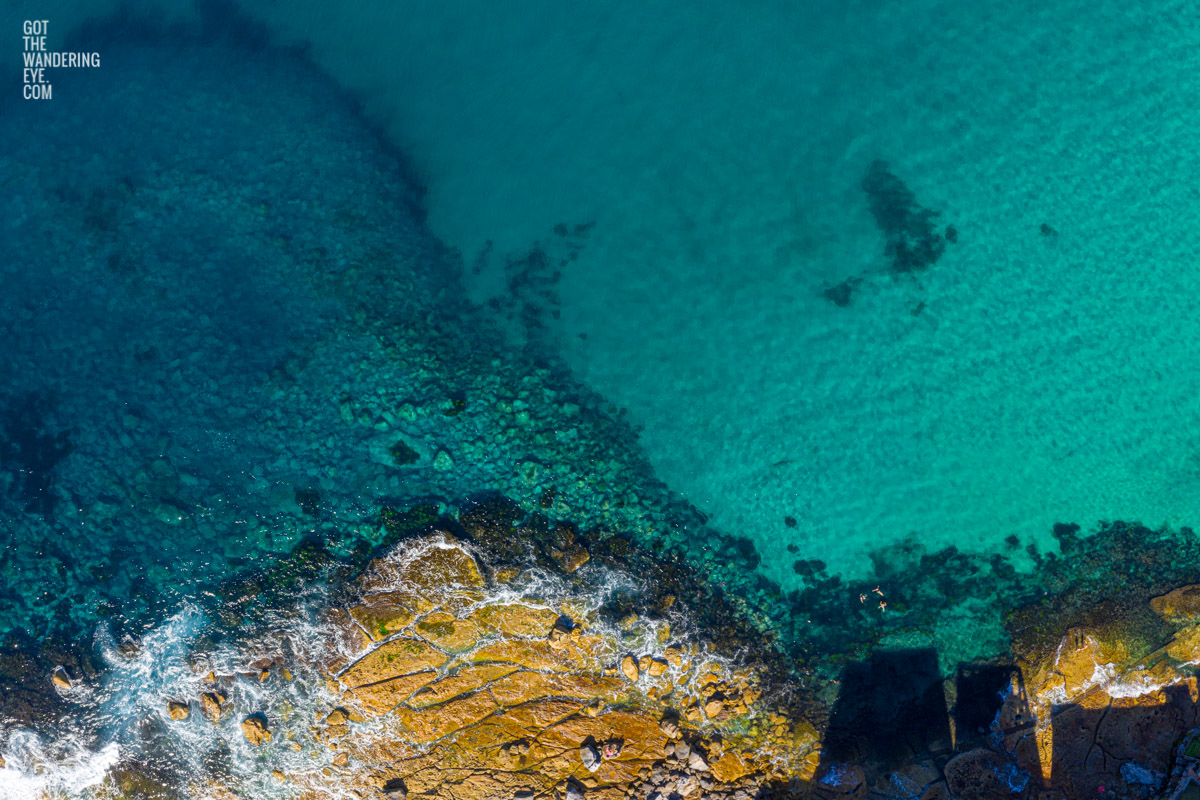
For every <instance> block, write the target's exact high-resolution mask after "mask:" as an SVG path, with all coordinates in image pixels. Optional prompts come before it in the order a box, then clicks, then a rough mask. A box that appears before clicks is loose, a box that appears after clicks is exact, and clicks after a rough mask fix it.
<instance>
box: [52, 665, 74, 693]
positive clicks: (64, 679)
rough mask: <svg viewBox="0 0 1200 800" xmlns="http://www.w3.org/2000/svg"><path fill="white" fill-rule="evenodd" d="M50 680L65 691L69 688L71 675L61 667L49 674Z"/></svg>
mask: <svg viewBox="0 0 1200 800" xmlns="http://www.w3.org/2000/svg"><path fill="white" fill-rule="evenodd" d="M50 682H51V683H53V684H54V685H55V686H57V687H58V688H60V689H65V690H67V691H70V689H71V677H70V676H69V675H67V671H66V670H65V669H63V668H62V667H58V668H57V669H55V670H54V673H53V674H52V675H51V676H50Z"/></svg>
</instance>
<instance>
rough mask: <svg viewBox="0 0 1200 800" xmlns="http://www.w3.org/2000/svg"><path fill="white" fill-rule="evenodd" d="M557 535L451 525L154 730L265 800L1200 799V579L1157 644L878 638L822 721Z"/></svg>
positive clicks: (1161, 601) (359, 581) (213, 785)
mask: <svg viewBox="0 0 1200 800" xmlns="http://www.w3.org/2000/svg"><path fill="white" fill-rule="evenodd" d="M476 522H477V521H476ZM473 524H474V523H472V520H471V519H470V518H469V517H468V518H467V519H466V520H465V521H464V523H463V528H464V529H465V528H468V527H470V526H471V525H473ZM434 527H437V526H436V525H435V526H434ZM560 536H561V534H560ZM559 541H560V543H561V539H560V540H559ZM570 548H571V543H568V544H567V546H566V548H565V549H563V548H559V549H558V552H559V553H560V555H561V556H562V558H563V559H565V562H564V563H565V564H566V566H565V567H564V565H563V564H556V566H557V569H554V570H551V569H546V568H544V567H542V566H539V564H538V557H537V556H536V555H533V557H530V556H531V554H530V553H529V552H526V553H525V558H524V559H523V561H524V563H523V565H517V564H515V563H506V562H505V561H504V560H503V559H495V560H490V559H488V558H486V557H484V556H483V555H482V550H483V549H484V548H481V547H480V546H478V545H477V544H476V543H474V542H473V541H471V540H468V539H466V538H463V537H462V536H461V532H460V535H458V536H456V535H455V534H453V533H449V532H446V531H443V530H433V531H430V532H425V533H422V534H419V535H412V536H409V537H407V538H405V539H404V540H403V541H401V542H400V543H399V544H397V545H395V546H393V547H392V548H391V549H389V550H388V551H387V552H385V553H384V554H383V555H381V556H378V557H376V558H374V559H373V560H371V561H370V562H369V563H367V565H366V567H365V569H363V570H362V572H361V574H359V575H358V576H357V577H356V578H354V579H353V580H350V581H348V583H347V584H346V585H344V586H343V587H341V590H340V591H337V592H335V593H334V601H333V602H332V604H331V605H328V606H327V607H326V608H324V609H323V610H322V611H320V612H319V614H318V616H317V619H318V620H319V632H320V635H319V636H318V637H317V638H316V639H315V640H313V641H310V642H309V643H308V644H307V645H306V646H299V645H298V644H296V643H295V642H290V643H289V641H288V639H287V637H286V636H285V637H277V638H275V639H266V640H262V639H259V640H258V642H259V644H258V645H256V646H255V647H253V648H249V647H246V648H243V649H242V650H241V651H239V655H238V656H237V657H236V658H234V659H232V660H231V659H229V658H228V657H226V658H217V657H214V656H212V655H211V654H209V653H206V652H204V650H203V648H201V649H200V650H197V651H195V652H193V653H192V655H191V656H189V657H188V659H187V662H188V663H187V669H188V670H189V672H190V673H191V674H192V675H193V676H194V677H193V680H192V682H191V683H190V684H189V685H191V686H193V687H194V689H193V696H170V697H161V698H158V700H157V701H156V702H158V703H159V704H160V705H161V711H162V715H163V718H164V720H165V719H169V720H170V721H169V722H164V725H165V727H164V731H165V732H167V733H168V734H169V732H170V730H171V726H174V725H178V726H189V725H190V726H198V727H196V728H195V729H196V730H200V731H207V730H210V729H211V730H213V731H217V732H221V731H224V732H225V733H224V734H222V735H224V736H225V737H226V739H225V741H226V742H227V744H226V745H225V747H226V750H229V748H230V745H229V744H228V742H230V741H238V742H241V744H240V745H238V746H239V747H243V748H249V751H248V752H250V753H251V754H252V755H253V757H254V758H255V760H256V763H257V764H258V765H259V766H258V769H259V770H260V771H262V772H263V773H264V774H266V773H268V772H269V774H270V779H269V780H270V783H269V789H270V791H269V793H270V794H271V795H274V794H279V796H292V797H300V798H304V800H317V798H324V797H358V798H374V797H392V798H428V799H429V800H434V799H435V798H447V799H448V800H475V799H479V800H482V799H483V798H513V800H532V798H553V799H554V800H567V799H568V798H569V800H583V798H588V800H594V799H595V798H605V800H621V799H622V798H631V799H632V798H646V799H647V800H677V799H678V798H693V799H695V800H702V799H703V800H708V799H711V800H748V798H768V797H820V798H823V800H835V799H836V798H843V797H845V798H879V800H884V799H885V798H886V799H887V800H913V799H915V798H921V800H946V799H948V798H960V799H961V800H992V799H993V798H994V799H995V800H1001V798H1013V799H1016V798H1020V799H1021V800H1068V799H1073V798H1091V797H1118V798H1136V799H1137V800H1151V798H1167V797H1172V798H1174V797H1177V796H1181V795H1182V796H1185V797H1190V795H1183V794H1182V793H1183V792H1184V791H1185V790H1187V789H1188V787H1189V786H1190V785H1191V784H1193V783H1194V784H1196V785H1197V788H1196V789H1193V790H1191V791H1200V779H1198V778H1197V769H1198V768H1200V743H1195V744H1193V741H1194V739H1195V737H1194V732H1195V730H1196V729H1197V728H1198V727H1200V685H1198V683H1197V678H1196V677H1195V675H1194V674H1193V672H1194V669H1193V664H1194V663H1195V662H1197V661H1200V599H1198V598H1200V588H1198V587H1195V586H1188V587H1182V588H1179V589H1177V590H1175V591H1173V592H1170V593H1168V594H1166V595H1162V596H1159V597H1156V598H1154V599H1153V600H1152V601H1151V603H1150V604H1149V607H1150V608H1151V610H1152V611H1153V612H1154V613H1155V614H1157V615H1159V616H1160V618H1161V619H1163V620H1164V621H1168V623H1169V624H1171V625H1173V626H1175V629H1176V633H1175V634H1174V636H1173V637H1172V638H1171V640H1170V641H1169V642H1168V643H1167V644H1166V645H1165V646H1163V647H1161V648H1158V649H1156V650H1155V651H1153V652H1150V653H1148V654H1139V653H1133V652H1132V651H1131V649H1130V646H1129V643H1128V642H1125V641H1123V640H1122V639H1121V635H1122V630H1123V629H1121V628H1119V627H1117V628H1113V629H1107V630H1106V629H1104V628H1094V627H1093V628H1075V629H1072V630H1070V631H1068V633H1067V635H1066V636H1065V637H1063V639H1062V640H1061V641H1059V642H1058V643H1057V645H1056V646H1054V647H1053V648H1051V649H1049V650H1039V651H1036V652H1035V651H1029V652H1027V653H1026V654H1025V656H1023V657H1018V658H1017V659H1016V660H1015V661H1013V662H1011V663H1000V662H993V663H990V664H977V665H973V666H971V667H969V668H962V669H960V670H959V672H958V674H957V675H956V676H954V678H953V679H950V680H944V679H943V676H942V675H941V673H940V672H939V670H938V668H937V659H936V657H935V656H934V655H933V654H932V653H930V652H924V651H921V650H906V651H896V650H893V651H888V650H880V651H878V652H876V653H875V654H873V655H872V656H871V658H870V659H868V660H867V661H864V662H856V663H852V664H850V665H848V666H847V668H846V669H845V670H844V672H843V673H842V678H841V688H840V691H839V695H838V698H837V700H836V701H835V702H834V703H833V705H832V707H831V708H826V709H825V710H824V715H823V716H821V715H820V714H819V709H818V707H817V706H816V705H813V704H812V702H811V700H810V701H809V702H808V703H807V704H797V703H791V704H790V705H789V704H779V703H775V702H773V700H772V695H771V694H770V693H769V692H767V691H764V689H766V688H768V687H770V686H772V684H773V683H776V684H777V683H782V682H783V681H782V679H781V678H780V676H779V675H777V674H772V669H774V668H775V667H773V666H771V665H769V664H767V663H766V662H764V661H761V660H754V659H747V658H742V659H731V658H729V657H728V656H727V655H723V654H722V653H721V652H720V651H719V649H718V648H715V647H714V646H713V645H712V644H711V643H710V642H707V641H705V640H704V638H703V635H702V633H701V632H700V630H701V629H700V628H699V627H697V626H695V625H694V623H692V622H691V621H690V620H688V619H687V618H686V616H685V615H684V614H683V613H681V612H679V610H678V609H676V610H675V612H673V613H664V612H662V611H660V613H649V614H645V615H643V614H639V613H637V612H633V611H631V612H629V613H627V614H625V615H624V616H622V617H618V618H616V619H614V618H613V616H612V615H611V613H609V612H610V611H611V609H606V608H605V602H604V599H605V598H604V596H602V595H600V594H597V593H595V592H594V591H592V589H591V588H586V589H585V587H593V586H594V584H595V582H596V581H607V582H608V583H609V584H610V586H611V587H612V590H613V591H612V593H611V594H613V595H619V594H620V593H621V589H622V587H623V586H624V587H626V588H629V589H631V590H632V587H633V586H634V585H635V584H633V583H632V582H630V583H628V584H622V581H623V580H627V579H628V577H629V576H628V574H627V573H625V574H624V575H623V574H621V573H619V572H617V571H614V570H613V569H611V568H609V567H607V566H603V565H600V564H599V563H591V562H592V558H591V556H590V555H588V556H587V557H586V558H585V557H584V556H583V555H582V554H581V553H579V552H576V553H575V555H574V556H568V553H570V552H571V549H570ZM534 549H535V550H536V546H534ZM550 563H556V559H554V558H551V559H550ZM651 595H652V596H653V592H651ZM667 611H669V610H667ZM231 665H232V666H231ZM72 673H73V670H70V669H63V668H58V669H55V670H53V671H51V672H43V673H42V674H43V678H42V680H44V681H45V682H46V683H47V684H49V685H50V687H51V688H52V690H53V691H54V692H56V693H59V694H60V695H61V696H62V697H63V698H64V699H65V701H66V702H67V703H68V704H69V703H70V702H71V699H72V696H73V693H75V692H77V691H82V690H83V689H84V685H85V684H87V683H88V682H89V681H92V680H95V676H94V675H92V676H88V675H83V674H72ZM284 686H286V687H289V689H292V690H295V691H293V694H292V695H291V697H293V698H295V697H307V698H308V702H307V704H306V705H305V706H304V710H303V711H302V710H300V708H299V707H298V705H297V704H296V703H294V702H293V701H292V700H289V701H287V702H283V703H280V702H276V701H268V700H265V699H264V698H267V697H268V696H269V694H270V692H272V691H277V689H273V688H272V687H284ZM296 691H298V692H299V694H296ZM802 707H803V708H802ZM806 715H807V716H818V717H819V718H818V720H817V723H816V724H813V723H812V722H810V721H809V719H808V718H806ZM205 726H207V727H205ZM272 764H275V766H274V767H271V765H272ZM260 777H261V776H260ZM105 785H106V786H109V787H110V788H111V789H113V791H115V792H118V793H117V794H114V795H110V796H115V797H128V798H133V797H175V796H180V797H199V796H207V797H216V798H222V800H235V799H236V798H248V797H257V796H260V794H259V793H257V792H256V790H255V789H254V788H253V782H252V781H251V782H250V785H249V786H248V785H247V781H246V779H245V777H244V776H243V779H242V780H238V779H237V778H236V776H233V775H232V774H231V773H222V772H221V771H220V770H216V771H214V772H212V773H211V774H210V775H209V779H208V780H207V781H202V782H200V783H197V782H196V780H195V777H194V776H193V779H192V782H191V783H190V784H188V786H187V788H185V789H183V790H181V791H179V792H178V793H171V792H168V791H167V790H166V789H164V788H162V786H164V785H165V783H164V784H159V786H160V788H159V789H157V790H155V791H161V792H162V793H161V794H154V793H148V792H149V789H148V788H147V787H151V786H154V785H155V784H154V779H152V778H149V777H147V775H146V774H145V773H142V772H139V771H138V770H137V768H136V766H134V765H129V764H125V765H122V766H121V767H119V768H117V769H114V770H112V771H111V772H110V775H109V777H108V778H107V779H106V783H105ZM260 785H261V784H260ZM47 797H49V795H47Z"/></svg>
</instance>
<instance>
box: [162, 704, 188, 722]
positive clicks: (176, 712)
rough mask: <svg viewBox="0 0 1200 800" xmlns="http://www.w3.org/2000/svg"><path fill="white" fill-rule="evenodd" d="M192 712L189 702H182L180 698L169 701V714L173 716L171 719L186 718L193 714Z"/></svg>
mask: <svg viewBox="0 0 1200 800" xmlns="http://www.w3.org/2000/svg"><path fill="white" fill-rule="evenodd" d="M191 713H192V711H191V708H189V707H188V704H187V703H180V702H179V701H178V700H168V701H167V714H169V715H170V716H171V719H173V720H184V719H187V718H188V717H189V716H191Z"/></svg>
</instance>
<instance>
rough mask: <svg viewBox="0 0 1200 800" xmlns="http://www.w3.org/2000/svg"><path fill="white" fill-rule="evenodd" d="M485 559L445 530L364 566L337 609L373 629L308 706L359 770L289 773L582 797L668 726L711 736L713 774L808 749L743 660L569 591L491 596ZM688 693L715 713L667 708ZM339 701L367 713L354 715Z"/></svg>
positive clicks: (305, 782)
mask: <svg viewBox="0 0 1200 800" xmlns="http://www.w3.org/2000/svg"><path fill="white" fill-rule="evenodd" d="M484 574H485V573H484V571H483V570H482V569H480V566H479V564H478V563H477V562H476V561H475V559H474V557H473V556H472V555H471V554H470V553H469V552H468V551H467V550H466V549H465V548H464V547H463V546H462V545H461V544H459V543H457V542H455V541H454V540H453V539H451V538H450V537H449V536H448V535H442V534H436V535H433V536H430V537H426V538H425V539H421V540H416V541H410V542H407V543H405V544H404V545H402V546H401V547H400V548H398V552H396V553H393V554H390V555H389V556H388V557H386V558H385V559H381V560H380V561H378V562H376V563H373V564H372V565H371V567H370V568H369V570H368V573H367V575H366V576H365V577H364V579H363V580H362V581H360V583H359V587H358V588H359V591H360V595H361V597H360V601H359V603H358V605H356V606H354V607H352V608H350V609H349V610H348V613H346V614H344V615H343V617H341V618H337V617H336V616H335V617H331V621H333V622H334V624H339V625H343V626H346V625H353V626H354V627H355V628H358V629H365V630H366V631H367V634H366V635H358V636H352V635H350V634H349V633H344V634H342V635H340V636H338V637H335V640H336V641H337V642H338V643H339V647H341V648H342V649H343V651H344V652H345V653H347V654H346V655H343V656H341V657H340V659H329V660H328V661H327V662H326V663H328V664H330V665H332V666H331V668H330V674H329V678H330V680H329V682H328V685H329V686H330V688H331V689H332V690H333V691H334V692H335V694H336V696H335V697H334V698H332V705H333V706H336V708H335V710H334V711H333V712H327V713H328V714H329V716H328V717H326V718H325V720H322V719H320V718H318V719H316V720H314V723H315V725H316V726H317V727H315V728H314V729H315V730H323V731H324V733H323V734H321V735H322V736H323V738H325V739H327V740H328V741H329V743H330V746H336V748H337V756H336V757H337V760H338V762H344V763H353V764H355V765H356V766H355V769H354V770H353V771H352V772H353V773H354V776H353V777H352V778H351V777H350V776H348V774H347V773H344V772H339V771H337V770H332V771H331V770H324V771H315V772H311V773H308V774H305V775H301V776H296V777H295V779H294V781H295V783H296V784H297V785H298V786H300V787H301V788H304V789H306V790H307V794H306V797H310V798H314V799H315V798H316V797H320V796H324V795H326V794H328V792H329V791H330V790H331V789H333V788H334V786H333V784H337V783H338V782H345V781H348V780H351V779H353V781H356V783H355V784H354V785H356V786H360V787H361V786H363V785H364V781H366V782H367V783H369V784H370V787H374V789H371V788H370V787H368V793H370V791H374V790H379V789H382V788H384V787H385V786H387V785H389V784H395V783H396V782H400V783H402V784H403V785H404V786H405V787H406V788H407V791H408V793H409V796H413V795H425V796H427V797H429V798H431V799H432V798H454V800H470V799H471V798H483V797H513V796H515V795H516V794H517V793H518V792H519V791H522V792H523V791H528V792H532V793H533V795H534V796H553V793H554V792H555V791H556V790H557V791H560V792H561V790H562V786H563V785H564V783H563V782H564V781H566V780H568V779H571V780H576V781H579V782H580V783H581V785H583V786H585V787H586V788H587V796H588V798H589V800H590V799H591V798H593V797H610V796H611V797H612V798H614V799H615V798H618V797H621V796H623V795H624V792H625V791H626V789H627V788H628V787H629V785H630V784H631V782H632V781H635V780H637V779H638V775H639V772H645V771H647V770H648V769H649V768H650V767H652V766H653V765H654V764H655V763H657V762H660V761H661V760H662V758H663V753H664V746H665V745H666V743H667V742H668V741H669V740H671V737H672V736H675V737H683V736H684V735H685V734H686V736H687V738H688V740H690V741H692V742H693V743H696V745H697V747H700V743H702V742H707V741H709V738H710V737H715V739H714V740H713V741H714V744H712V746H711V748H710V749H709V750H708V751H707V754H706V755H702V754H701V753H700V751H699V750H698V751H697V755H696V759H695V763H696V764H697V765H699V766H698V767H697V769H702V770H705V771H707V773H708V774H710V775H711V776H712V778H713V779H714V780H717V781H733V780H738V779H741V778H743V777H745V776H751V775H759V776H761V777H763V778H767V777H770V778H780V779H787V778H790V777H793V776H796V775H800V774H801V772H800V771H802V770H804V769H805V765H806V764H807V762H808V761H811V760H812V754H813V753H815V751H816V749H817V740H816V736H815V733H814V735H813V736H811V737H807V736H802V735H798V729H797V728H795V726H793V725H792V723H790V722H788V721H787V720H784V719H783V718H782V717H777V716H774V715H771V716H770V717H769V716H768V715H767V712H766V711H765V710H764V709H762V708H759V707H758V706H757V705H756V704H755V702H754V701H755V700H756V699H757V697H758V695H757V693H756V691H757V690H756V688H755V685H756V676H755V675H754V674H753V673H751V672H749V671H745V670H743V671H735V670H732V669H730V668H729V667H727V666H726V665H725V664H724V663H722V662H721V661H719V660H716V659H714V658H713V657H711V656H708V655H706V652H705V651H704V650H703V649H702V648H700V647H699V646H697V645H694V644H681V643H668V642H666V641H661V640H666V639H669V630H667V629H664V630H658V629H651V628H645V630H647V631H648V633H647V635H646V636H645V637H643V638H642V639H641V640H640V641H641V645H640V647H641V648H643V649H642V650H641V651H640V652H635V653H629V652H627V651H626V649H625V648H626V647H627V646H628V644H627V641H626V640H621V639H618V637H617V635H615V634H611V633H607V632H605V631H604V629H602V628H599V627H593V625H594V613H593V611H591V610H589V608H588V607H587V605H586V603H583V602H580V601H579V598H573V599H568V600H564V601H563V602H548V601H547V598H523V599H522V600H521V601H520V602H514V601H513V600H512V599H511V597H512V594H511V591H508V590H507V586H506V591H505V592H504V593H503V596H502V595H501V594H500V593H497V594H496V595H495V596H490V595H489V594H488V591H487V588H486V585H485V581H484V579H483V575H484ZM516 577H517V576H514V575H509V576H506V580H507V581H508V582H509V583H511V582H512V581H514V580H516ZM339 620H341V621H339ZM638 624H639V623H636V621H635V628H636V627H637V625H638ZM660 627H661V626H660ZM643 663H644V664H645V666H644V667H643V666H642V664H643ZM689 706H690V707H692V708H695V709H697V710H699V709H701V708H707V709H708V710H710V711H712V712H714V713H712V714H710V715H709V718H708V719H704V718H703V717H702V716H701V718H699V719H697V720H696V721H695V724H689V723H687V722H682V723H676V722H674V721H673V720H679V719H681V718H682V717H683V715H684V712H685V709H686V708H687V707H689ZM718 706H719V708H718ZM326 708H327V709H328V708H329V706H327V707H326ZM343 709H344V710H343ZM348 714H355V715H361V716H363V717H367V718H369V719H370V720H371V724H370V725H366V726H354V727H351V726H349V725H348V724H347V723H346V718H347V716H348ZM335 715H336V716H337V720H336V721H337V722H339V723H341V724H340V725H336V726H335V725H333V724H332V722H333V721H334V720H333V717H334V716H335ZM322 721H325V722H326V727H325V728H324V729H321V728H320V727H319V726H320V724H321V722H322ZM760 723H761V724H760ZM680 727H682V728H683V730H682V731H680V730H679V728H680ZM335 728H336V732H337V734H338V735H337V736H336V737H335V736H334V735H333V734H334V732H335ZM672 730H674V733H672ZM585 742H594V743H596V744H595V745H587V746H586V747H584V748H583V752H585V753H587V754H589V755H591V753H592V751H591V750H590V749H589V748H593V747H594V748H596V749H595V753H597V754H599V753H603V755H600V756H599V760H598V761H597V762H595V763H593V764H592V765H591V766H592V767H593V768H594V769H593V770H589V769H588V768H587V766H585V764H584V762H583V760H581V746H583V745H584V744H585ZM601 743H608V747H607V749H604V748H601V747H600V744H601ZM335 766H336V764H335ZM326 773H328V774H326ZM344 785H346V786H348V785H349V784H344Z"/></svg>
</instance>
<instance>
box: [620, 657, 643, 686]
mask: <svg viewBox="0 0 1200 800" xmlns="http://www.w3.org/2000/svg"><path fill="white" fill-rule="evenodd" d="M621 674H623V675H624V676H625V677H626V678H628V679H629V680H631V681H633V682H634V683H637V679H638V676H639V675H640V674H641V671H640V670H639V669H638V662H637V660H636V659H635V658H634V657H633V656H631V655H628V654H626V655H625V656H624V657H622V658H621Z"/></svg>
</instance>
